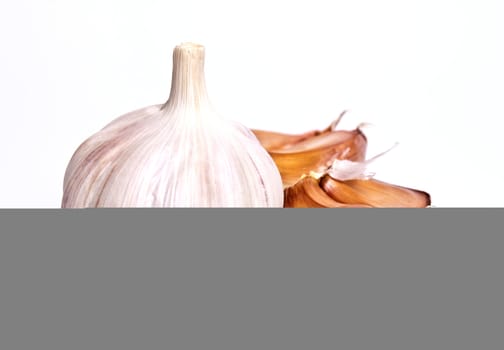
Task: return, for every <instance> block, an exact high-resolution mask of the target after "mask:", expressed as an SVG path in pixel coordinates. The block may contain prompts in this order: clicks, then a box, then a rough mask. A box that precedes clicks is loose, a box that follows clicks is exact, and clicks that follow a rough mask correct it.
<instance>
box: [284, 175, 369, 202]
mask: <svg viewBox="0 0 504 350" xmlns="http://www.w3.org/2000/svg"><path fill="white" fill-rule="evenodd" d="M284 208H371V206H370V205H366V204H351V203H342V202H339V201H337V200H335V199H333V198H331V197H330V196H329V195H328V194H327V193H326V192H325V191H324V190H323V189H322V188H321V187H320V183H319V180H318V179H316V178H314V177H312V176H305V177H303V178H302V179H301V180H299V181H298V182H297V183H296V184H295V185H294V186H291V187H289V188H286V189H285V190H284Z"/></svg>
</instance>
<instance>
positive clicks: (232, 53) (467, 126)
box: [0, 0, 504, 208]
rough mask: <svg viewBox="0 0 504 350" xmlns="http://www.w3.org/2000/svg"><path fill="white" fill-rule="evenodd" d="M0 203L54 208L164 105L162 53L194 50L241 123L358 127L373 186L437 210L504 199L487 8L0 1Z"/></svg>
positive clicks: (218, 100) (491, 10)
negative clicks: (418, 195)
mask: <svg viewBox="0 0 504 350" xmlns="http://www.w3.org/2000/svg"><path fill="white" fill-rule="evenodd" d="M0 1H1V2H0V116H1V124H0V155H1V162H0V164H1V171H0V207H4V208H9V207H10V208H43V207H59V206H60V201H61V195H62V182H63V175H64V172H65V168H66V165H67V164H68V161H69V160H70V157H71V155H72V153H73V152H74V151H75V149H76V148H77V147H78V146H79V144H80V143H81V142H83V141H84V140H85V138H87V137H88V136H90V135H91V134H93V133H94V132H96V131H98V130H99V129H100V128H102V127H103V126H105V124H107V123H108V122H110V121H111V120H112V119H114V118H115V117H118V116H119V115H122V114H124V113H126V112H129V111H131V110H134V109H137V108H140V107H143V106H147V105H151V104H158V103H163V102H165V100H166V99H167V97H168V94H169V90H170V79H171V64H172V62H171V58H172V56H171V55H172V50H173V48H174V46H176V45H177V44H179V43H181V42H184V41H193V42H197V43H200V44H203V45H204V46H205V47H206V66H205V69H206V77H207V87H208V90H209V94H210V98H211V99H212V102H213V104H214V106H215V107H216V109H217V110H218V111H219V112H220V114H222V115H223V116H225V117H227V118H232V119H235V120H238V121H240V122H242V123H244V124H246V125H247V126H249V127H251V128H263V129H270V130H278V131H284V132H293V133H295V132H304V131H308V130H312V129H322V128H325V127H326V126H327V125H329V123H330V122H331V121H332V120H333V119H334V118H335V117H336V116H337V115H338V114H339V113H340V112H341V111H342V110H344V109H348V110H349V113H348V114H347V116H346V117H345V119H344V121H343V123H342V124H341V126H342V128H353V127H355V126H356V125H358V124H359V123H361V122H370V123H372V124H374V125H375V126H374V127H372V128H371V129H369V130H368V129H366V130H367V131H366V133H367V135H368V136H369V148H368V150H369V151H368V154H369V156H372V155H374V154H376V153H378V152H380V151H382V150H384V149H385V148H387V147H389V146H390V145H392V144H393V143H394V142H395V141H398V142H399V143H400V144H399V146H398V147H397V148H395V149H394V150H393V151H392V152H390V153H389V154H387V155H386V156H385V157H383V158H381V159H380V160H379V161H378V162H377V163H375V165H374V166H373V167H372V170H373V171H375V172H376V178H377V179H380V180H384V181H388V182H392V183H395V184H399V185H404V186H409V187H415V188H420V189H423V190H426V191H428V192H430V194H431V195H432V199H433V204H434V205H436V206H438V207H475V206H476V207H481V206H486V207H488V206H504V190H503V188H504V185H503V184H502V183H503V175H502V171H501V163H502V161H503V156H502V152H501V149H502V145H503V143H502V138H503V136H502V120H503V117H504V106H503V105H504V98H503V97H504V69H503V62H504V49H503V45H504V40H503V39H502V38H503V34H504V25H503V23H504V21H503V18H504V16H503V15H504V11H503V10H502V9H501V5H499V1H497V0H496V1H490V0H480V1H460V0H459V1H449V0H435V1H434V0H423V1H399V0H396V1H393V0H382V1H371V0H366V1H355V0H354V1H319V0H311V1H273V0H254V1H248V2H244V1H225V0H220V1H203V0H201V1H197V0H183V1H167V0H164V1H154V0H142V1H104V0H101V1H97V0H73V1H72V0H66V1H63V0H16V1H7V0H0Z"/></svg>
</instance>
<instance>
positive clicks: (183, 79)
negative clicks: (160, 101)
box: [162, 43, 212, 116]
mask: <svg viewBox="0 0 504 350" xmlns="http://www.w3.org/2000/svg"><path fill="white" fill-rule="evenodd" d="M204 66H205V48H204V47H203V46H202V45H198V44H193V43H183V44H180V45H178V46H177V47H175V49H174V50H173V69H172V82H171V90H170V97H169V98H168V101H166V103H165V104H164V105H163V107H162V109H163V110H166V111H168V112H171V111H172V110H173V109H176V108H179V107H183V108H186V111H193V112H195V113H194V114H193V115H194V116H198V115H200V112H201V111H202V110H206V109H211V108H212V107H211V104H210V102H209V98H208V93H207V88H206V82H205V72H204V69H205V67H204Z"/></svg>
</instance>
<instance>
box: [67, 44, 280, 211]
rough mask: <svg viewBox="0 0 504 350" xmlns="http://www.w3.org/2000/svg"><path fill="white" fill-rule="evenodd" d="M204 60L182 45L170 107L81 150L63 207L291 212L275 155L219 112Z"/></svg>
mask: <svg viewBox="0 0 504 350" xmlns="http://www.w3.org/2000/svg"><path fill="white" fill-rule="evenodd" d="M204 56H205V50H204V47H203V46H201V45H198V44H193V43H184V44H181V45H179V46H177V47H175V49H174V51H173V71H172V83H171V91H170V96H169V98H168V100H167V102H166V103H165V104H163V105H155V106H150V107H146V108H143V109H140V110H137V111H134V112H131V113H128V114H126V115H123V116H121V117H119V118H117V119H115V120H113V121H112V122H111V123H110V124H108V125H107V126H105V128H103V129H102V130H101V131H99V132H98V133H96V134H94V135H93V136H91V137H90V138H89V139H87V140H86V141H85V142H84V143H83V144H82V145H81V146H80V147H79V148H78V149H77V150H76V152H75V153H74V155H73V157H72V159H71V160H70V163H69V164H68V167H67V170H66V173H65V178H64V185H63V192H64V193H63V199H62V207H63V208H75V207H282V206H283V186H282V179H281V177H280V173H279V171H278V168H277V167H276V165H275V163H274V161H273V159H272V158H271V156H270V155H269V154H268V152H267V151H266V150H265V149H264V148H263V147H262V146H261V144H260V143H259V141H258V139H257V138H256V136H255V135H254V134H253V133H252V132H251V131H250V130H249V129H247V128H246V127H244V126H242V125H241V124H238V123H236V122H232V121H229V120H226V119H223V118H222V117H221V116H220V115H218V114H217V113H216V112H215V110H214V108H213V107H212V105H211V103H210V101H209V98H208V95H207V90H206V84H205V77H204Z"/></svg>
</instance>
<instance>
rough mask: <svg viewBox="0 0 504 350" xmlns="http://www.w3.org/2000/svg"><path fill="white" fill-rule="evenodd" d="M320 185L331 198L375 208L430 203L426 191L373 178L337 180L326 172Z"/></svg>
mask: <svg viewBox="0 0 504 350" xmlns="http://www.w3.org/2000/svg"><path fill="white" fill-rule="evenodd" d="M320 186H321V188H322V189H323V190H324V191H325V192H326V193H327V194H328V195H329V196H330V197H331V198H332V199H333V200H335V201H339V202H342V203H352V204H363V205H369V206H372V207H377V208H425V207H428V206H429V205H430V204H431V199H430V195H429V194H428V193H427V192H424V191H420V190H416V189H411V188H406V187H401V186H397V185H392V184H389V183H386V182H382V181H378V180H375V179H353V180H347V181H339V180H335V179H333V178H332V177H331V176H329V175H328V174H326V175H324V176H322V177H321V179H320Z"/></svg>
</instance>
